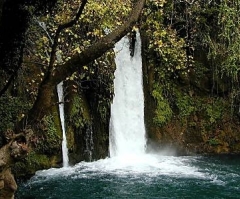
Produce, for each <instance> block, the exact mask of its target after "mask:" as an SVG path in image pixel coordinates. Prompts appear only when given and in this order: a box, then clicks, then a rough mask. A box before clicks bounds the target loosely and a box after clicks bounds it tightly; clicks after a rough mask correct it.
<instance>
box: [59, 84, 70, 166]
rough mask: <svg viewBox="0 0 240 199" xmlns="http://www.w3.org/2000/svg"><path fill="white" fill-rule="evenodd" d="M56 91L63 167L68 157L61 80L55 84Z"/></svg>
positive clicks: (67, 161)
mask: <svg viewBox="0 0 240 199" xmlns="http://www.w3.org/2000/svg"><path fill="white" fill-rule="evenodd" d="M57 93H58V100H59V114H60V120H61V126H62V134H63V140H62V158H63V167H68V166H69V159H68V148H67V138H66V130H65V118H64V92H63V82H60V83H59V84H58V85H57Z"/></svg>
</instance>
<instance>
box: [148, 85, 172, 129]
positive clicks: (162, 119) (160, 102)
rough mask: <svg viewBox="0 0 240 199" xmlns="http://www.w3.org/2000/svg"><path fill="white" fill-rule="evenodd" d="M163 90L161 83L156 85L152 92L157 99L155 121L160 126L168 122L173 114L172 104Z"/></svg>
mask: <svg viewBox="0 0 240 199" xmlns="http://www.w3.org/2000/svg"><path fill="white" fill-rule="evenodd" d="M162 92H163V91H162V88H161V87H160V86H159V85H155V89H154V90H153V92H152V96H153V98H154V99H155V101H156V109H155V116H154V118H153V122H154V123H155V124H156V125H158V126H162V125H164V124H166V123H167V122H168V121H169V120H170V119H171V117H172V114H173V112H172V109H171V107H170V104H169V102H168V100H167V99H165V98H164V96H163V94H162Z"/></svg>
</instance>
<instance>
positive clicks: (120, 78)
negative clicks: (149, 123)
mask: <svg viewBox="0 0 240 199" xmlns="http://www.w3.org/2000/svg"><path fill="white" fill-rule="evenodd" d="M114 51H115V53H116V58H115V62H116V71H115V80H114V94H115V95H114V99H113V103H112V106H111V119H110V135H109V136H110V146H109V149H110V157H116V156H124V157H126V156H128V157H129V156H136V155H141V154H144V153H145V145H146V138H145V125H144V96H143V88H142V87H143V86H142V57H141V39H140V34H139V32H137V34H136V43H135V53H134V56H133V57H131V56H130V50H129V39H128V37H127V36H125V37H123V38H122V39H121V40H120V41H119V42H118V43H117V44H116V45H115V48H114Z"/></svg>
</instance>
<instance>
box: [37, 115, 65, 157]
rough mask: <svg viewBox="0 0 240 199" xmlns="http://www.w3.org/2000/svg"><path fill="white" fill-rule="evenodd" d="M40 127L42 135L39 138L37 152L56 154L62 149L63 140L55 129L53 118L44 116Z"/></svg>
mask: <svg viewBox="0 0 240 199" xmlns="http://www.w3.org/2000/svg"><path fill="white" fill-rule="evenodd" d="M39 127H40V129H39V130H40V132H39V133H40V134H41V135H40V136H38V138H37V145H36V151H37V152H43V153H45V154H56V153H57V152H58V151H59V149H60V145H61V138H60V136H59V135H58V132H57V129H56V127H55V123H54V119H53V116H51V115H48V116H47V115H46V116H44V118H43V119H42V121H41V125H40V126H39Z"/></svg>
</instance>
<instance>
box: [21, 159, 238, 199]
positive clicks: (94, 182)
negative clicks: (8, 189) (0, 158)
mask: <svg viewBox="0 0 240 199" xmlns="http://www.w3.org/2000/svg"><path fill="white" fill-rule="evenodd" d="M239 194H240V157H236V156H211V157H192V156H191V157H189V156H184V157H174V156H158V155H145V156H143V157H141V158H136V157H126V156H125V157H123V158H121V157H118V158H109V159H104V160H99V161H96V162H91V163H86V162H82V163H79V164H77V165H75V166H73V167H68V168H61V169H49V170H44V171H39V172H37V174H36V175H35V176H34V177H33V178H31V179H30V180H29V181H28V182H26V183H23V184H21V185H20V186H19V190H18V192H17V198H19V199H50V198H51V199H65V198H66V199H78V198H109V199H110V198H134V199H135V198H136V199H137V198H217V199H219V198H224V199H225V198H240V196H239Z"/></svg>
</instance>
